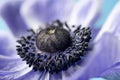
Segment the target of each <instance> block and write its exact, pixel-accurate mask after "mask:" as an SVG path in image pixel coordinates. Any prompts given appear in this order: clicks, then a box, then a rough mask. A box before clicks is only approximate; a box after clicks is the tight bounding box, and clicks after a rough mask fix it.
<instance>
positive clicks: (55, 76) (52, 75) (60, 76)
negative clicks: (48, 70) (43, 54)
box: [49, 72, 62, 80]
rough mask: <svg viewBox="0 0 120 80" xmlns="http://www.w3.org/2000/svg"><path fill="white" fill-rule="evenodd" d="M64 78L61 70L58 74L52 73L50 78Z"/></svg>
mask: <svg viewBox="0 0 120 80" xmlns="http://www.w3.org/2000/svg"><path fill="white" fill-rule="evenodd" d="M61 79H62V74H61V72H60V73H58V74H56V73H54V74H50V79H49V80H61Z"/></svg>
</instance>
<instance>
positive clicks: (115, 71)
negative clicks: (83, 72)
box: [101, 62, 120, 80]
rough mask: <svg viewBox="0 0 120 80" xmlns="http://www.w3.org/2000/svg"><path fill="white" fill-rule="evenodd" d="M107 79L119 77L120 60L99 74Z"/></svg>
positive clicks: (113, 79)
mask: <svg viewBox="0 0 120 80" xmlns="http://www.w3.org/2000/svg"><path fill="white" fill-rule="evenodd" d="M101 77H104V78H105V79H107V80H119V79H120V62H119V63H116V64H115V65H114V66H112V67H111V68H109V69H108V70H106V71H104V72H103V73H102V74H101Z"/></svg>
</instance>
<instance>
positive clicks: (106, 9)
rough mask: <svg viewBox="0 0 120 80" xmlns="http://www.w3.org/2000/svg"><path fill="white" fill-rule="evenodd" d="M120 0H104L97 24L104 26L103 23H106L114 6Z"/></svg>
mask: <svg viewBox="0 0 120 80" xmlns="http://www.w3.org/2000/svg"><path fill="white" fill-rule="evenodd" d="M118 1H119V0H103V4H102V8H101V13H102V15H101V17H100V19H99V20H98V21H97V23H96V26H97V27H99V28H100V27H102V25H103V24H104V23H105V21H106V19H107V18H108V16H109V14H110V13H111V11H112V10H113V8H114V6H115V5H116V3H117V2H118Z"/></svg>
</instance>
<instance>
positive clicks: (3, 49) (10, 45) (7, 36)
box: [0, 30, 18, 58]
mask: <svg viewBox="0 0 120 80" xmlns="http://www.w3.org/2000/svg"><path fill="white" fill-rule="evenodd" d="M0 55H3V56H8V57H16V58H18V55H17V52H16V41H15V38H14V37H13V35H12V34H11V33H10V32H5V31H1V30H0Z"/></svg>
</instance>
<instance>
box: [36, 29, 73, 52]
mask: <svg viewBox="0 0 120 80" xmlns="http://www.w3.org/2000/svg"><path fill="white" fill-rule="evenodd" d="M70 44H71V37H70V34H69V32H68V31H67V30H65V29H63V28H61V27H54V28H53V27H50V28H47V29H43V30H41V31H40V32H39V33H38V35H37V38H36V45H37V47H38V49H39V50H40V51H43V52H49V53H55V52H57V51H64V50H65V49H66V48H68V47H69V46H70Z"/></svg>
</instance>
